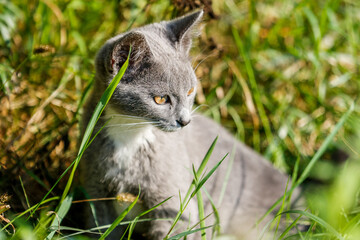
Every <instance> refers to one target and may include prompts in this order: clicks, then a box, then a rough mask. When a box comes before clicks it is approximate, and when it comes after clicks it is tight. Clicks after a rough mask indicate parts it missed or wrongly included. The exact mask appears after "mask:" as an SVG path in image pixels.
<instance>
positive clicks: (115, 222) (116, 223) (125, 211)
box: [99, 186, 140, 240]
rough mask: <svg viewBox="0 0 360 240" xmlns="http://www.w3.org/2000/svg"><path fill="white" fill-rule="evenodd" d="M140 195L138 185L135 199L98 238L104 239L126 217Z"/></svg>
mask: <svg viewBox="0 0 360 240" xmlns="http://www.w3.org/2000/svg"><path fill="white" fill-rule="evenodd" d="M139 196H140V186H139V193H138V195H137V197H136V198H135V200H134V201H133V202H132V203H131V204H130V205H129V206H128V207H127V208H126V209H125V210H124V211H123V212H122V213H121V214H120V215H119V216H118V217H117V218H116V219H115V221H114V222H113V223H112V224H111V226H110V227H109V228H108V229H107V230H106V231H105V232H104V234H103V235H101V237H100V238H99V240H104V239H105V238H106V237H107V236H108V235H109V234H110V233H111V232H112V231H113V230H114V229H115V228H116V227H117V226H118V225H119V223H120V222H121V221H122V220H123V219H124V218H125V217H126V215H127V214H128V213H129V212H130V210H131V209H132V208H133V207H134V206H135V204H136V203H137V201H138V199H139Z"/></svg>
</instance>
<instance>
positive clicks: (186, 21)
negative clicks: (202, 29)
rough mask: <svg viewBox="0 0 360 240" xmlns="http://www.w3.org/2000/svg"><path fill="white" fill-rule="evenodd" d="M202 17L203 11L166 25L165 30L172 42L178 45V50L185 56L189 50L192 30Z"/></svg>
mask: <svg viewBox="0 0 360 240" xmlns="http://www.w3.org/2000/svg"><path fill="white" fill-rule="evenodd" d="M202 16H203V10H200V11H197V12H194V13H191V14H188V15H185V16H183V17H180V18H177V19H174V20H172V21H169V22H167V23H166V29H167V31H168V33H169V38H170V40H171V41H172V42H174V43H175V46H176V45H177V44H179V45H180V50H181V51H184V52H185V53H186V54H188V53H189V50H190V48H191V39H192V31H191V30H192V29H193V27H194V26H195V25H197V24H198V23H199V22H200V20H201V18H202Z"/></svg>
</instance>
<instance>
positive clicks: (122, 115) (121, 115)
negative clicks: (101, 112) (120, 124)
mask: <svg viewBox="0 0 360 240" xmlns="http://www.w3.org/2000/svg"><path fill="white" fill-rule="evenodd" d="M102 117H103V118H113V117H119V118H128V119H144V118H143V117H138V116H131V115H125V114H110V115H105V116H102Z"/></svg>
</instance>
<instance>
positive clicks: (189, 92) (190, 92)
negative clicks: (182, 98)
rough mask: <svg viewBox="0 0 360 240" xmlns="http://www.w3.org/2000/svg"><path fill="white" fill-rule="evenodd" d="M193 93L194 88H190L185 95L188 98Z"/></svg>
mask: <svg viewBox="0 0 360 240" xmlns="http://www.w3.org/2000/svg"><path fill="white" fill-rule="evenodd" d="M193 91H194V88H193V87H192V88H191V89H190V90H189V91H188V93H187V95H188V96H189V95H190V94H192V92H193Z"/></svg>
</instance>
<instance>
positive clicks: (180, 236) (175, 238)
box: [168, 226, 213, 240]
mask: <svg viewBox="0 0 360 240" xmlns="http://www.w3.org/2000/svg"><path fill="white" fill-rule="evenodd" d="M211 227H213V226H207V227H204V228H198V229H194V230H190V231H186V232H182V233H179V234H177V235H175V236H172V237H170V238H168V240H177V239H180V238H182V237H185V236H187V235H190V234H193V233H196V232H199V231H203V230H205V229H208V228H211Z"/></svg>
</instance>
